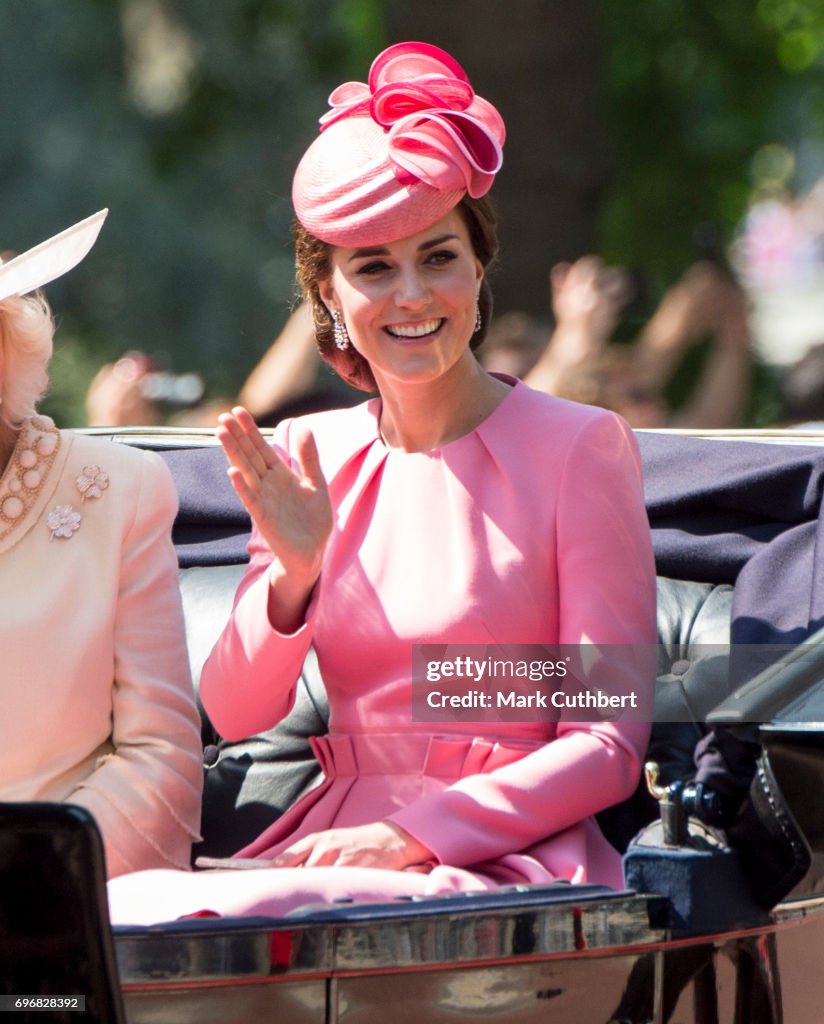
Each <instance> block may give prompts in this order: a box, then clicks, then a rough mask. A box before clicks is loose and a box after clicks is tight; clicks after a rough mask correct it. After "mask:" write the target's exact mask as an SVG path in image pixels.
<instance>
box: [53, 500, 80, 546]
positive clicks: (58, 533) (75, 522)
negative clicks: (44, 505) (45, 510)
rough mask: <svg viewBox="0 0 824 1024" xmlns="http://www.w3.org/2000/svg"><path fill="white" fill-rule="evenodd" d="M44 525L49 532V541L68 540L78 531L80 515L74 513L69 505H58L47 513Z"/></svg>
mask: <svg viewBox="0 0 824 1024" xmlns="http://www.w3.org/2000/svg"><path fill="white" fill-rule="evenodd" d="M46 525H47V526H48V528H49V530H50V531H51V535H50V536H49V540H54V538H55V537H65V538H66V540H70V539H71V538H72V537H73V536H74V534H75V533H76V532H77V531H78V530H79V529H80V513H79V512H75V510H74V509H73V508H72V507H71V505H58V506H57V507H56V508H53V509H52V510H51V512H49V515H48V518H47V519H46Z"/></svg>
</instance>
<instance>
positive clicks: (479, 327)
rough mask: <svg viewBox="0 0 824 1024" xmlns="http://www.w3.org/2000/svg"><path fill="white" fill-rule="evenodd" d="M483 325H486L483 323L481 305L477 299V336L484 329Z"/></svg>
mask: <svg viewBox="0 0 824 1024" xmlns="http://www.w3.org/2000/svg"><path fill="white" fill-rule="evenodd" d="M483 325H484V321H483V317H482V316H481V304H480V302H479V301H478V300H477V299H476V300H475V333H476V334H477V333H478V331H479V330H480V329H481V328H482V327H483Z"/></svg>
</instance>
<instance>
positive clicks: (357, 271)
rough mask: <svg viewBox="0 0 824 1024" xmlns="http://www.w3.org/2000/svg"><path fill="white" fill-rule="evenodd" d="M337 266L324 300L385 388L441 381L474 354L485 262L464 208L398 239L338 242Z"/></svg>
mask: <svg viewBox="0 0 824 1024" xmlns="http://www.w3.org/2000/svg"><path fill="white" fill-rule="evenodd" d="M331 265H332V273H331V276H330V277H329V279H328V280H327V281H323V282H321V283H320V295H321V298H322V299H323V301H324V303H325V304H326V306H327V308H328V309H329V310H330V311H331V310H339V311H340V312H341V314H342V316H343V319H344V322H345V323H346V328H347V330H348V332H349V338H350V340H351V342H352V344H353V345H354V347H355V348H356V349H357V351H358V352H360V354H361V355H362V356H363V357H364V359H366V360H367V361H368V363H369V365H370V367H371V368H372V372H373V374H374V376H375V380H376V381H377V382H378V385H379V386H380V387H383V385H384V383H389V381H390V380H391V381H397V382H408V383H416V384H421V383H426V382H427V381H431V380H436V379H437V378H439V377H440V376H442V375H443V374H444V373H446V372H447V371H448V370H450V369H451V368H452V367H453V366H454V365H455V364H456V363H457V362H458V361H459V360H460V359H461V357H462V356H464V355H466V354H468V353H469V342H470V339H471V338H472V335H473V333H474V331H475V317H476V306H477V296H478V289H479V288H480V284H481V279H482V277H483V267H482V265H481V262H480V260H479V259H478V258H477V256H476V255H475V252H474V250H473V248H472V243H471V241H470V238H469V232H468V231H467V228H466V224H465V223H464V219H463V217H462V216H461V214H460V213H459V212H458V211H457V210H452V211H451V212H450V213H448V214H447V215H446V216H445V217H443V218H442V219H441V220H439V221H438V222H437V223H436V224H433V225H432V226H431V227H429V228H427V229H426V230H425V231H420V232H418V234H415V235H411V236H409V237H408V238H402V239H400V240H399V241H397V242H390V243H388V244H386V245H381V246H374V247H368V248H358V249H348V248H342V247H337V246H336V247H334V248H333V249H332V253H331Z"/></svg>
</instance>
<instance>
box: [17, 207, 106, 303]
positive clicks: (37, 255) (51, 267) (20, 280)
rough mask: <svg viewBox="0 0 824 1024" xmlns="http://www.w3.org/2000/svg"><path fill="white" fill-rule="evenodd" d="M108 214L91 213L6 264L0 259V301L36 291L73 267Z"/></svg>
mask: <svg viewBox="0 0 824 1024" xmlns="http://www.w3.org/2000/svg"><path fill="white" fill-rule="evenodd" d="M108 212H109V211H108V210H100V211H99V212H98V213H93V214H92V215H91V217H86V219H85V220H81V221H79V222H78V223H77V224H73V225H72V226H71V227H70V228H66V229H65V231H61V232H60V233H59V234H57V235H53V236H52V237H51V238H47V239H46V241H45V242H41V243H40V244H39V245H36V246H34V248H33V249H29V250H28V251H27V252H24V253H22V254H21V255H20V256H16V257H15V258H14V259H13V260H9V262H8V263H3V262H2V260H0V302H2V301H3V299H8V298H10V297H11V296H12V295H26V294H28V292H33V291H37V289H38V288H42V287H43V286H44V285H47V284H48V283H49V282H50V281H55V280H56V279H57V278H58V277H62V276H63V274H66V273H68V271H70V270H71V269H72V267H76V266H77V264H78V263H80V261H81V260H82V259H83V258H84V257H85V256H86V254H87V253H88V252H89V250H90V249H91V247H92V246H93V245H94V243H95V242H96V241H97V236H98V235H99V234H100V229H101V228H102V227H103V221H104V220H105V219H106V215H107V214H108Z"/></svg>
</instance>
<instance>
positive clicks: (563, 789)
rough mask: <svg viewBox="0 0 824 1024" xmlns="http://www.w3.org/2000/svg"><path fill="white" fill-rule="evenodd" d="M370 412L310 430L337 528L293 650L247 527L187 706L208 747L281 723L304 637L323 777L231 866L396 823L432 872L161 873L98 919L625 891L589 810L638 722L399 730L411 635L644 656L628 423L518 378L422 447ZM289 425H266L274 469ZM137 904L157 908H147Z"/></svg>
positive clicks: (641, 539)
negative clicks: (245, 545)
mask: <svg viewBox="0 0 824 1024" xmlns="http://www.w3.org/2000/svg"><path fill="white" fill-rule="evenodd" d="M379 413H380V402H379V400H377V399H375V400H372V401H370V402H367V403H365V404H364V405H362V406H359V407H357V408H354V409H350V410H346V411H340V412H334V413H322V414H319V415H314V416H311V417H309V418H308V419H307V420H305V421H304V422H306V423H308V424H309V425H310V426H311V428H312V431H313V433H314V435H315V438H316V440H317V444H318V449H319V451H320V456H321V463H322V467H323V471H324V474H325V476H326V479H327V480H328V482H329V487H330V491H331V495H332V502H333V506H334V509H335V515H336V523H335V528H334V532H333V535H332V537H331V540H330V542H329V545H328V549H327V552H326V557H325V561H324V566H323V571H322V574H321V579H320V582H319V585H318V587H317V588H316V591H315V594H314V596H313V599H312V602H311V604H310V607H309V610H308V613H307V619H306V623H305V625H304V626H303V627H302V628H301V629H300V630H299V631H298V632H297V633H295V634H294V635H291V636H283V635H280V634H278V633H277V632H276V631H275V630H273V629H272V627H271V626H270V624H269V621H268V616H267V587H268V581H267V577H266V568H267V566H268V564H269V562H270V560H271V556H270V554H269V552H268V550H267V549H266V547H265V545H264V544H263V543H262V541H261V539H260V538H259V536H257V535H254V536H253V537H252V540H251V543H250V554H251V561H250V565H249V569H248V572H247V574H246V576H245V578H244V580H243V582H242V583H241V586H240V588H239V590H238V594H237V597H236V601H235V606H234V611H233V613H232V617H231V619H230V621H229V623H228V625H227V627H226V629H225V631H224V633H223V635H222V636H221V638H220V640H219V641H218V643H217V645H216V647H215V649H214V651H213V653H212V655H211V657H210V659H209V660H208V662H207V664H206V666H205V668H204V671H203V675H202V679H201V695H202V699H203V701H204V703H205V705H206V707H207V709H208V712H209V714H210V716H211V718H212V721H213V722H214V724H215V726H216V727H217V729H218V730H219V731H220V733H221V734H222V735H224V736H225V737H227V738H229V739H233V738H240V737H242V736H246V735H249V734H252V733H255V732H258V731H261V730H263V729H266V728H268V727H269V726H271V725H272V724H273V723H275V722H276V721H278V720H279V719H280V718H281V717H282V716H283V715H285V714H286V713H287V711H288V710H289V708H290V706H291V703H292V700H293V695H294V687H295V681H296V678H297V675H298V673H299V670H300V667H301V665H302V662H303V659H304V656H305V654H306V651H307V649H308V647H309V645H310V644H314V646H315V648H316V650H317V653H318V658H319V663H320V669H321V672H322V675H323V678H324V681H325V683H326V687H327V690H328V694H329V705H330V722H329V735H328V736H327V737H322V738H319V739H318V740H317V741H316V742H315V750H316V753H317V755H318V757H319V760H320V762H321V765H322V766H323V768H324V771H325V774H326V780H325V781H324V782H323V783H322V784H321V785H320V786H319V788H318V789H316V790H314V791H312V792H311V793H310V794H308V795H307V796H306V797H304V798H303V799H302V800H301V801H299V803H298V804H297V805H296V806H295V807H293V808H292V809H291V810H290V811H289V812H287V814H286V815H284V817H282V818H281V819H280V820H279V821H277V822H276V823H275V824H274V825H273V826H272V827H271V828H270V829H268V830H267V831H266V832H265V833H264V834H263V835H262V836H260V838H259V839H258V840H257V841H256V842H254V843H252V844H251V846H249V847H247V848H246V849H245V850H242V851H240V855H241V856H242V857H244V858H249V857H253V858H264V859H265V858H268V857H270V856H271V855H272V854H274V853H275V852H277V851H278V850H280V849H283V848H284V847H285V846H287V845H289V843H291V842H293V841H294V840H295V839H297V838H299V837H301V836H303V835H305V834H307V833H309V832H313V831H318V830H320V829H323V828H328V827H331V826H334V825H353V824H360V823H364V822H369V821H375V820H379V819H383V818H389V819H391V820H392V821H394V822H396V823H397V824H399V825H401V826H402V827H403V828H405V829H406V830H407V831H408V832H410V833H412V834H413V835H414V836H415V837H416V838H418V839H419V840H420V841H421V842H422V843H424V844H425V845H426V846H427V847H428V848H429V849H430V850H432V852H433V860H434V866H433V868H432V870H431V871H430V873H429V874H417V873H409V872H393V871H380V870H374V869H366V868H346V869H341V868H323V867H320V868H310V869H270V870H261V871H243V872H241V871H234V872H229V871H224V872H214V873H208V874H207V873H203V874H195V875H194V876H190V877H189V879H180V878H178V880H177V883H175V882H173V881H172V880H171V879H170V878H169V876H167V881H166V882H165V883H164V881H163V879H161V878H159V877H158V876H157V873H154V878H153V879H152V886H148V885H147V880H146V879H144V881H143V883H142V884H141V883H140V882H139V880H138V879H134V880H129V879H125V880H122V881H123V882H125V883H129V882H130V881H131V885H128V884H127V885H120V884H118V883H115V885H114V886H113V888H112V908H113V914H114V919H115V920H117V921H128V920H134V921H148V920H151V919H157V915H160V916H174V915H175V914H177V913H189V912H195V911H198V910H202V909H209V910H213V911H216V912H220V913H247V912H248V913H261V912H262V913H281V912H284V911H286V910H288V909H290V908H291V907H294V906H295V905H297V904H299V903H303V902H318V901H323V900H328V899H330V898H334V897H336V896H346V895H352V896H355V897H356V898H359V899H380V898H382V897H384V898H385V897H387V896H393V895H399V894H408V893H421V892H428V893H434V892H444V891H450V890H456V889H464V890H465V889H479V888H480V889H484V888H489V887H494V886H496V885H500V884H511V883H517V882H548V881H551V880H553V879H555V878H567V879H570V880H572V881H576V882H585V881H595V882H601V883H605V884H608V885H613V886H620V885H621V865H620V857H619V855H618V853H617V852H616V851H615V850H614V849H613V848H612V847H611V846H610V844H609V843H608V842H607V841H606V840H605V838H604V837H603V835H602V834H601V832H600V830H599V828H598V826H597V824H596V823H595V821H594V818H593V817H592V815H593V814H594V813H595V812H596V811H598V810H600V809H602V808H604V807H607V806H609V805H611V804H614V803H616V802H618V801H620V800H622V799H623V798H625V797H627V796H629V795H630V794H631V793H632V791H633V790H634V788H635V785H636V783H637V779H638V775H639V770H640V765H641V761H642V758H643V755H644V751H645V746H646V742H647V739H648V726H647V725H646V724H642V723H627V722H623V723H618V724H610V723H608V722H600V723H598V724H595V723H588V724H587V723H577V724H576V723H575V722H571V721H562V722H560V723H554V722H546V721H544V722H508V723H504V722H501V723H495V724H493V725H484V726H480V725H478V724H477V723H472V722H468V721H455V720H454V719H452V720H450V721H448V722H445V723H444V724H443V725H442V726H441V725H438V726H433V725H432V724H430V723H423V722H414V721H412V717H411V681H410V667H411V647H412V644H414V643H439V642H441V643H443V642H448V643H452V644H459V643H460V644H520V643H523V644H536V643H564V644H579V643H593V644H630V643H634V644H654V643H655V640H656V629H655V569H654V563H653V556H652V550H651V543H650V534H649V527H648V524H647V518H646V513H645V510H644V503H643V498H642V487H641V473H640V463H639V458H638V453H637V449H636V445H635V441H634V438H633V435H632V433H631V431H630V430H629V428H628V427H627V425H626V424H625V423H624V422H623V421H622V420H621V419H620V418H618V417H617V416H615V415H613V414H611V413H608V412H605V411H603V410H599V409H594V408H591V407H587V406H583V405H578V404H575V403H570V402H565V401H561V400H558V399H554V398H550V397H548V396H547V395H544V394H540V393H538V392H535V391H532V390H530V389H529V388H527V387H526V386H525V385H523V384H520V383H518V384H515V386H514V387H513V389H512V391H511V392H510V394H509V395H507V396H506V397H505V398H504V400H503V401H502V402H501V404H500V405H499V406H498V407H497V408H496V409H495V410H494V412H493V413H492V414H491V415H490V416H489V417H488V418H487V419H486V420H485V421H484V422H483V423H481V425H480V426H479V427H478V428H477V429H475V430H474V431H472V432H471V433H470V434H468V435H466V436H464V437H462V438H459V439H458V440H456V441H453V442H451V443H449V444H447V445H446V446H444V447H443V448H442V449H440V450H437V451H431V452H425V453H418V454H406V453H402V452H398V451H392V450H389V449H388V448H386V447H385V446H384V444H383V442H382V441H381V439H380V434H379V430H378V418H379ZM292 431H293V424H292V423H285V424H282V425H281V427H280V428H279V430H278V433H277V438H276V444H277V447H278V448H279V449H281V450H282V452H283V454H284V457H286V458H290V457H291V456H290V451H291V444H292ZM653 684H654V679H653V678H652V677H651V676H650V677H649V678H646V679H644V680H639V681H635V685H640V686H641V687H644V688H651V687H652V686H653ZM181 882H184V883H185V884H183V885H181V884H180V883H181ZM147 888H155V891H156V892H157V893H158V895H159V898H158V900H157V901H154V900H152V901H151V902H152V903H153V906H150V907H147V905H146V894H147ZM141 894H142V895H141Z"/></svg>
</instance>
